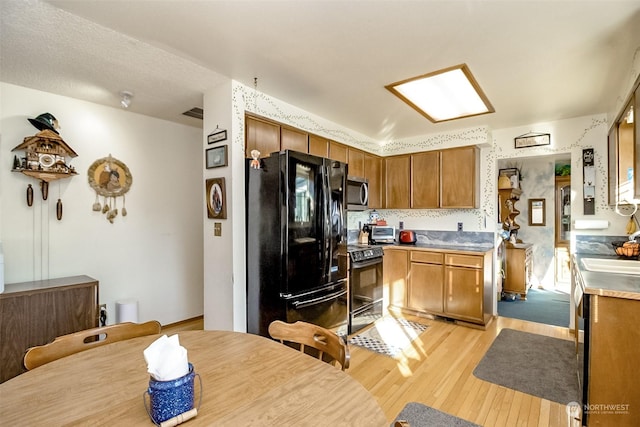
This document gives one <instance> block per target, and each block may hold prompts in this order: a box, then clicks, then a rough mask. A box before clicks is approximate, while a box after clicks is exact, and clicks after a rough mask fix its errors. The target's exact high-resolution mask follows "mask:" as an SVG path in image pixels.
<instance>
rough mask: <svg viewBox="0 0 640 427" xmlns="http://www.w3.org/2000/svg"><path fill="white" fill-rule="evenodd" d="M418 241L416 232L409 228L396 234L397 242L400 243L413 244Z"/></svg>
mask: <svg viewBox="0 0 640 427" xmlns="http://www.w3.org/2000/svg"><path fill="white" fill-rule="evenodd" d="M417 241H418V239H417V237H416V232H415V231H411V230H401V231H400V234H399V235H398V243H400V244H402V245H415V244H416V242H417Z"/></svg>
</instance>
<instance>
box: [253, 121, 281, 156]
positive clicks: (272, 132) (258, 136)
mask: <svg viewBox="0 0 640 427" xmlns="http://www.w3.org/2000/svg"><path fill="white" fill-rule="evenodd" d="M245 148H246V149H245V157H247V158H251V150H258V151H260V157H269V155H270V154H271V153H273V152H276V151H280V126H279V125H277V124H274V123H271V122H268V121H265V120H261V119H259V118H257V117H252V116H245Z"/></svg>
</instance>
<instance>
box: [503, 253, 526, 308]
mask: <svg viewBox="0 0 640 427" xmlns="http://www.w3.org/2000/svg"><path fill="white" fill-rule="evenodd" d="M532 272H533V245H532V244H531V243H516V244H511V243H508V244H507V271H506V272H505V281H504V284H503V287H502V290H503V292H509V293H514V294H520V299H522V300H526V299H527V291H528V290H529V288H530V287H531V273H532Z"/></svg>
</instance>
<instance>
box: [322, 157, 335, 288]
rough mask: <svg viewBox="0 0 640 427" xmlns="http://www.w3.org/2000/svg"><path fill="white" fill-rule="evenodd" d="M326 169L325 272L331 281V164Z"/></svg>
mask: <svg viewBox="0 0 640 427" xmlns="http://www.w3.org/2000/svg"><path fill="white" fill-rule="evenodd" d="M324 168H325V170H324V180H325V182H324V189H325V195H326V197H325V204H324V206H325V212H326V215H325V220H324V221H325V230H326V231H325V235H324V238H325V243H326V249H325V254H326V255H327V261H326V264H325V267H326V269H325V274H326V275H327V282H329V281H331V280H332V278H331V264H332V262H333V245H332V240H333V236H332V235H331V183H330V181H329V172H330V169H329V166H324Z"/></svg>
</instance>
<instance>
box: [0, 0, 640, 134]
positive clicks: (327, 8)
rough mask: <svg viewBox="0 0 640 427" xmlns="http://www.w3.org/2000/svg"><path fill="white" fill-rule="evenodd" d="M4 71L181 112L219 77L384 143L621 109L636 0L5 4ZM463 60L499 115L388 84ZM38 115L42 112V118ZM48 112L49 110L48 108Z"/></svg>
mask: <svg viewBox="0 0 640 427" xmlns="http://www.w3.org/2000/svg"><path fill="white" fill-rule="evenodd" d="M0 13H1V18H2V19H1V21H0V40H1V41H0V61H1V62H0V80H2V81H4V82H7V83H12V84H16V85H21V86H27V87H31V88H35V89H39V90H43V91H47V92H53V93H58V94H61V95H66V96H71V97H74V98H78V99H83V100H87V101H91V102H95V103H98V104H105V105H112V106H117V105H118V102H119V95H118V93H119V92H120V91H121V90H125V89H126V90H130V91H132V92H133V93H134V98H133V102H132V105H131V107H130V110H131V111H134V112H138V113H142V114H147V115H150V116H154V117H158V118H162V119H166V120H172V121H177V122H181V123H185V124H188V125H192V126H201V125H202V122H201V121H200V120H197V119H193V118H189V117H185V116H182V112H184V111H186V110H189V109H191V108H192V107H196V106H199V107H201V106H202V94H203V93H204V91H206V90H207V89H208V88H210V87H213V86H215V85H216V84H217V83H219V82H220V81H222V80H224V79H226V78H232V79H235V80H237V81H239V82H241V83H244V84H245V85H247V86H249V87H253V86H254V77H257V78H258V90H259V91H261V92H264V93H267V94H269V95H271V96H274V97H276V98H279V99H281V100H283V101H285V102H288V103H290V104H293V105H296V106H298V107H300V108H302V109H304V110H307V111H309V112H312V113H314V114H317V115H319V116H322V117H324V118H326V119H329V120H332V121H334V122H336V123H339V124H341V125H344V126H346V127H348V128H351V129H353V130H355V131H358V132H360V133H362V134H364V135H366V136H368V137H370V138H373V139H376V140H381V141H382V140H387V139H401V138H407V137H411V136H416V135H424V134H430V133H436V132H442V131H447V130H452V129H461V128H467V127H474V126H483V125H486V126H489V127H490V128H492V129H502V128H508V127H514V126H521V125H528V124H532V123H539V122H544V121H550V120H559V119H565V118H571V117H579V116H585V115H591V114H601V113H607V112H609V111H613V110H616V109H617V108H619V107H618V105H619V104H620V103H621V102H622V100H621V99H619V95H620V90H621V88H622V87H626V86H628V85H629V82H627V81H626V80H627V79H629V78H630V73H629V71H630V69H631V66H632V61H633V59H634V54H635V53H636V49H637V48H638V47H639V46H640V2H639V1H637V0H634V1H616V0H600V1H563V0H556V1H542V0H538V1H516V0H513V1H506V0H502V1H494V0H484V1H480V0H475V1H471V0H469V1H456V0H446V1H400V0H386V1H373V0H371V1H366V0H362V1H329V0H308V1H266V0H265V1H184V0H172V1H170V0H165V1H131V0H129V1H119V0H93V1H78V0H52V1H49V2H42V1H39V0H0ZM461 63H466V64H467V65H468V66H469V67H470V69H471V72H472V73H473V74H474V76H475V78H476V80H477V81H478V83H479V84H480V86H481V87H482V89H483V90H484V92H485V93H486V94H487V96H488V98H489V100H490V101H491V103H492V104H493V106H494V107H495V110H496V112H495V113H493V114H489V115H483V116H478V117H472V118H467V119H462V120H455V121H450V122H444V123H439V124H433V123H431V122H429V121H428V120H426V119H425V118H423V117H422V116H421V115H420V114H418V113H417V112H415V111H414V110H413V109H411V108H410V107H408V106H407V105H405V104H403V103H402V102H401V101H400V100H399V99H398V98H396V97H395V96H393V95H392V94H391V93H390V92H388V91H387V90H386V89H385V88H384V86H385V85H387V84H389V83H392V82H396V81H399V80H403V79H406V78H409V77H413V76H416V75H420V74H425V73H428V72H431V71H435V70H438V69H441V68H445V67H449V66H452V65H457V64H461ZM39 113H41V112H39V111H38V112H37V111H34V112H33V114H34V115H36V114H39ZM52 113H54V115H55V112H52Z"/></svg>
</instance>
